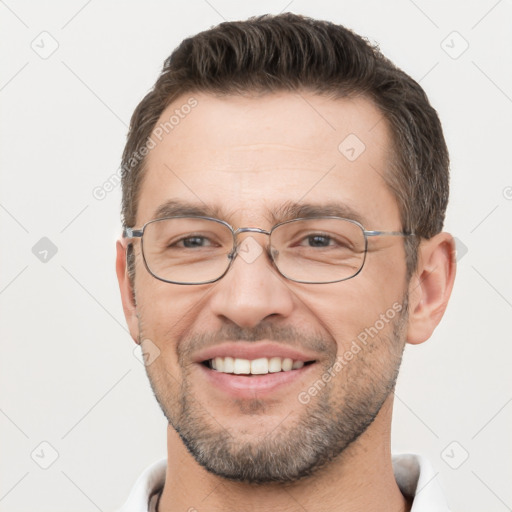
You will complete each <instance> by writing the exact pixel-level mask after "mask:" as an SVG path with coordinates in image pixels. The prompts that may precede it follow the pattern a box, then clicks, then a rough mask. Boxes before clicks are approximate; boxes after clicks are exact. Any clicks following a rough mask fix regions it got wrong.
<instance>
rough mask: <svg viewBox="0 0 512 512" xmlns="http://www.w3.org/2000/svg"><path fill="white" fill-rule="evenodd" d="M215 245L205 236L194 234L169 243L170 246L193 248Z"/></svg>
mask: <svg viewBox="0 0 512 512" xmlns="http://www.w3.org/2000/svg"><path fill="white" fill-rule="evenodd" d="M213 245H214V244H213V243H212V241H211V240H210V239H209V238H207V237H205V236H199V235H192V236H187V237H183V238H181V239H180V240H177V241H176V242H174V243H172V244H169V247H178V248H180V247H181V248H185V249H193V248H195V247H212V246H213Z"/></svg>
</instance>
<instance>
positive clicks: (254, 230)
mask: <svg viewBox="0 0 512 512" xmlns="http://www.w3.org/2000/svg"><path fill="white" fill-rule="evenodd" d="M233 233H234V234H235V236H237V235H239V234H240V233H263V234H264V235H269V236H270V231H267V230H265V229H261V228H238V229H235V230H234V231H233Z"/></svg>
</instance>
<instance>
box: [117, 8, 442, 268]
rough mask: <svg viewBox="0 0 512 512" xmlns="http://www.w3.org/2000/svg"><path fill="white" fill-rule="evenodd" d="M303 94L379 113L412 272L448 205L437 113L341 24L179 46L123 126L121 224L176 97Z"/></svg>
mask: <svg viewBox="0 0 512 512" xmlns="http://www.w3.org/2000/svg"><path fill="white" fill-rule="evenodd" d="M300 90H308V91H312V92H314V93H318V94H323V95H328V96H330V97H333V98H340V97H345V98H347V97H349V98H350V97H354V96H361V95H362V96H364V97H367V98H368V99H370V100H371V101H373V102H374V104H375V105H376V106H377V107H378V108H379V109H380V111H381V112H382V114H383V117H384V119H385V120H386V121H387V123H388V124H389V126H390V128H391V136H392V141H393V148H392V149H393V152H392V154H393V158H392V160H393V162H392V170H391V171H390V172H388V173H387V175H386V176H385V180H386V182H387V184H388V186H389V187H390V189H391V190H392V192H393V193H394V195H395V197H396V200H397V203H398V206H399V210H400V216H401V221H402V228H403V229H404V230H405V231H414V232H415V233H416V234H417V235H418V237H417V238H415V237H407V238H406V242H405V243H406V252H407V268H408V275H410V273H411V272H412V271H413V270H414V269H415V268H416V263H417V262H416V259H417V245H418V243H419V238H430V237H432V236H433V235H435V234H436V233H439V232H440V231H441V230H442V227H443V222H444V217H445V211H446V206H447V202H448V182H449V171H448V168H449V157H448V150H447V147H446V143H445V140H444V137H443V132H442V128H441V123H440V121H439V118H438V116H437V113H436V111H435V110H434V109H433V108H432V106H431V105H430V103H429V101H428V98H427V96H426V94H425V92H424V91H423V89H422V88H421V87H420V85H419V84H418V83H417V82H416V81H414V80H413V79H412V78H411V77H409V76H408V75H407V74H406V73H404V72H403V71H402V70H400V69H398V68H397V67H396V66H395V65H394V64H393V63H392V62H391V61H389V60H388V59H387V58H386V57H384V56H383V55H382V53H381V52H380V51H379V49H378V48H377V47H376V46H374V45H371V44H370V43H369V42H368V41H367V40H366V39H364V38H362V37H360V36H359V35H357V34H355V33H354V32H352V31H351V30H349V29H347V28H345V27H343V26H341V25H336V24H334V23H331V22H327V21H319V20H315V19H311V18H307V17H304V16H300V15H296V14H291V13H285V14H280V15H264V16H258V17H254V18H250V19H249V20H247V21H238V22H226V23H221V24H220V25H218V26H216V27H214V28H212V29H210V30H206V31H204V32H200V33H199V34H197V35H195V36H193V37H190V38H188V39H185V40H184V41H183V42H182V43H181V44H180V46H179V47H178V48H177V49H176V50H174V52H173V53H172V54H171V56H170V57H169V58H167V59H166V60H165V63H164V66H163V70H162V73H161V74H160V76H159V78H158V80H157V82H156V84H155V86H154V87H153V89H152V90H151V91H150V92H149V93H148V94H147V95H146V96H145V98H144V99H143V100H142V101H141V102H140V103H139V105H138V106H137V108H136V109H135V112H134V113H133V116H132V118H131V122H130V129H129V133H128V139H127V143H126V146H125V149H124V153H123V157H122V165H121V176H122V188H123V198H122V220H123V224H124V226H128V227H132V226H133V225H134V223H135V219H136V215H137V205H138V199H139V193H140V188H141V184H142V179H143V177H144V170H145V167H144V164H145V157H142V156H141V155H145V153H144V146H145V145H146V144H147V141H148V139H149V138H150V136H151V134H152V132H153V129H154V128H155V125H156V123H157V122H158V120H159V118H160V116H161V114H162V112H163V111H164V110H165V109H166V108H167V106H169V105H170V104H171V103H172V102H173V101H174V100H175V99H177V98H178V97H179V96H181V95H183V94H192V93H198V92H203V93H211V94H222V95H227V94H238V95H243V94H249V93H255V92H256V93H271V92H277V91H300ZM141 150H142V151H141ZM146 152H147V148H146Z"/></svg>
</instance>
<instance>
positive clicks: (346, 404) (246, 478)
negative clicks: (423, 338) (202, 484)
mask: <svg viewBox="0 0 512 512" xmlns="http://www.w3.org/2000/svg"><path fill="white" fill-rule="evenodd" d="M407 298H408V297H407V294H405V295H404V297H403V301H402V305H403V307H402V310H401V311H400V312H399V313H398V314H397V316H396V317H395V318H394V319H393V320H390V322H389V323H390V324H391V325H390V329H388V333H389V334H382V333H380V334H379V335H378V336H375V338H373V339H372V340H371V342H368V343H367V344H366V345H364V346H362V347H361V350H360V352H358V353H357V354H355V355H354V358H353V359H352V360H351V361H350V362H348V364H347V365H346V366H345V367H343V369H342V370H341V371H340V372H339V373H338V374H336V375H335V376H334V377H333V378H332V380H331V381H330V382H329V383H328V384H327V385H326V386H325V387H323V388H322V389H321V390H319V392H318V394H317V395H316V396H315V397H314V398H312V399H311V401H310V402H309V403H308V404H301V403H300V401H299V400H298V399H297V401H296V403H297V406H296V413H295V414H293V415H290V416H293V418H294V419H295V421H290V420H289V418H287V417H286V415H285V414H283V420H282V422H281V423H279V424H278V426H277V427H274V428H273V429H272V431H271V432H269V433H268V434H267V435H265V436H261V435H260V436H254V437H248V436H245V435H243V434H242V433H241V432H237V431H236V430H235V429H233V428H231V429H229V430H228V429H227V428H225V427H224V426H222V425H223V418H218V421H216V419H215V418H214V416H215V415H214V413H212V412H211V411H209V410H208V409H207V404H203V403H200V402H199V400H198V399H197V398H196V397H195V396H194V393H193V391H192V378H191V377H190V371H189V369H188V368H189V367H187V366H186V365H182V366H181V369H182V372H183V373H182V375H183V377H182V380H181V384H180V385H179V387H178V388H177V387H176V381H175V378H174V377H171V376H169V375H167V374H168V372H166V371H165V370H162V369H160V367H158V368H159V369H158V370H157V369H156V367H157V366H156V365H151V366H148V367H146V370H147V374H148V378H149V381H150V384H151V387H152V390H153V393H154V395H155V398H156V400H157V402H158V404H159V405H160V408H161V409H162V411H163V413H164V415H165V417H166V418H167V420H168V422H169V424H170V425H171V426H172V427H173V428H174V429H175V431H176V432H177V433H178V434H179V436H180V438H181V440H182V441H183V443H184V445H185V447H186V448H187V450H188V451H189V452H190V454H191V455H192V456H193V457H194V459H195V460H196V461H197V463H198V464H200V465H201V466H202V467H204V468H205V469H206V470H207V471H209V472H211V473H213V474H215V475H218V476H220V477H223V478H226V479H229V480H232V481H236V482H244V483H251V484H269V483H273V482H274V483H293V482H297V481H299V480H301V479H303V478H306V477H309V476H311V475H313V474H314V473H316V472H318V471H319V470H320V469H321V468H324V467H326V466H327V465H328V464H329V463H330V462H331V461H332V460H334V459H336V458H338V457H340V456H341V455H342V454H343V453H344V451H345V450H346V449H347V447H349V446H350V445H351V444H352V443H353V442H354V441H355V440H357V439H358V438H359V437H360V436H361V434H363V433H364V432H365V431H366V429H367V428H368V427H369V426H370V425H371V423H372V422H373V421H374V419H375V418H376V416H377V415H378V413H379V411H380V409H381V407H382V405H383V404H384V402H385V401H386V399H387V398H388V396H389V394H390V393H392V392H393V390H394V387H395V384H396V379H397V376H398V370H399V368H400V363H401V360H402V354H403V349H404V346H405V327H406V324H407V316H408V311H407V309H408V308H407ZM256 338H257V339H263V338H262V337H259V336H258V337H256ZM329 343H330V342H327V341H326V340H317V345H318V346H327V345H328V344H329ZM330 344H331V345H332V343H330ZM383 344H384V346H385V347H386V348H387V350H386V351H385V357H382V354H383V352H382V350H383ZM302 346H304V347H305V346H311V343H309V345H306V344H303V345H302ZM377 356H380V357H381V359H382V360H378V358H377ZM383 359H386V360H385V361H384V360H383ZM334 363H335V359H333V360H332V361H330V362H329V363H326V365H325V368H324V369H323V371H322V373H318V374H315V379H314V380H315V381H317V380H318V379H319V378H321V376H322V375H324V373H325V372H328V371H329V369H330V368H331V371H332V367H333V364H334ZM177 391H178V393H177ZM296 398H297V397H295V396H293V399H296ZM237 405H238V406H239V411H240V414H250V415H256V414H262V415H263V414H264V413H265V410H266V407H267V404H266V402H265V401H264V400H258V399H254V400H242V401H238V402H237Z"/></svg>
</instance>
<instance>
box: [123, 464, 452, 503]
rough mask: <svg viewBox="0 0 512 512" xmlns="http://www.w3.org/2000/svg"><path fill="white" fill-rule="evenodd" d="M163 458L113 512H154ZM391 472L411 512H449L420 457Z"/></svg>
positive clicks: (162, 475) (161, 482)
mask: <svg viewBox="0 0 512 512" xmlns="http://www.w3.org/2000/svg"><path fill="white" fill-rule="evenodd" d="M166 470H167V459H166V458H164V459H160V460H159V461H157V462H155V463H153V464H151V465H150V466H149V467H147V468H146V469H145V470H144V471H143V473H142V474H141V475H140V476H139V478H138V479H137V481H136V482H135V485H134V487H133V488H132V490H131V492H130V494H129V496H128V499H127V500H126V502H125V503H124V505H123V506H122V507H121V508H120V509H118V510H117V511H116V512H155V507H156V502H157V500H158V496H159V494H160V491H161V490H162V489H163V487H164V483H165V473H166ZM393 471H394V473H395V479H396V481H397V484H398V487H399V488H400V490H401V491H402V493H403V494H404V495H405V496H408V497H414V500H413V504H412V508H411V512H450V511H449V508H448V506H447V504H446V501H445V499H444V497H443V493H442V491H441V488H440V486H439V483H438V482H437V480H436V478H437V475H438V474H437V473H434V470H433V469H432V466H431V465H430V464H429V462H428V461H427V460H426V459H425V458H424V457H422V456H420V455H412V454H403V455H394V456H393Z"/></svg>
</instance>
